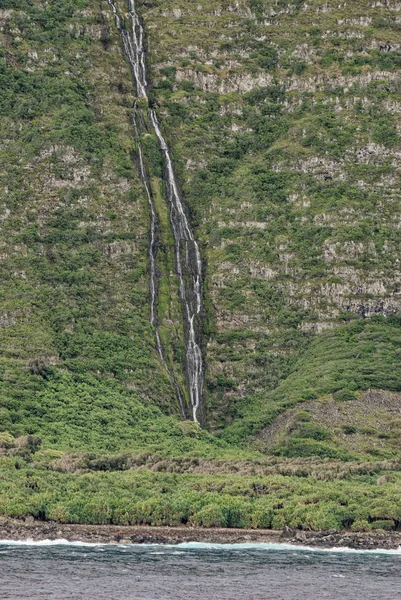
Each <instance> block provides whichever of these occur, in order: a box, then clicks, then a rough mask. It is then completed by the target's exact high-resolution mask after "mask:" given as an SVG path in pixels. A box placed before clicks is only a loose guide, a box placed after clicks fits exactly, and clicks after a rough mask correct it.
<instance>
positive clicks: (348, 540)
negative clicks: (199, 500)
mask: <svg viewBox="0 0 401 600" xmlns="http://www.w3.org/2000/svg"><path fill="white" fill-rule="evenodd" d="M57 539H63V540H68V541H69V542H76V541H81V542H88V543H103V544H127V543H128V544H180V543H183V542H204V543H214V544H240V543H241V544H244V543H275V544H277V543H286V544H295V545H298V546H311V547H315V548H353V549H358V550H376V549H386V550H394V549H397V548H400V547H401V532H388V531H375V532H355V531H343V532H338V531H300V530H296V529H289V528H287V527H286V528H285V529H284V530H283V531H279V530H270V529H219V528H214V529H204V528H192V527H146V526H132V527H130V526H118V525H81V524H64V523H56V522H54V521H36V520H34V519H33V518H27V519H25V520H16V519H10V518H0V540H14V541H27V540H32V541H35V542H36V541H41V540H57Z"/></svg>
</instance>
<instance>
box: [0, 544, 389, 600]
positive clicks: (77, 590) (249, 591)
mask: <svg viewBox="0 0 401 600" xmlns="http://www.w3.org/2000/svg"><path fill="white" fill-rule="evenodd" d="M0 598H1V600H16V599H17V598H18V599H24V600H28V599H31V600H32V599H35V600H47V599H52V600H167V599H168V600H195V599H196V600H206V599H207V600H359V599H361V600H397V599H401V550H394V551H384V550H383V551H353V550H344V549H341V550H340V549H332V550H313V549H311V548H301V547H295V546H290V545H285V544H232V545H218V544H216V545H215V544H197V543H191V544H180V545H177V546H158V545H143V546H142V545H140V546H136V545H102V544H84V543H80V542H76V543H68V542H65V541H63V540H58V541H56V542H50V541H49V542H36V543H33V542H32V543H29V542H9V541H2V542H0Z"/></svg>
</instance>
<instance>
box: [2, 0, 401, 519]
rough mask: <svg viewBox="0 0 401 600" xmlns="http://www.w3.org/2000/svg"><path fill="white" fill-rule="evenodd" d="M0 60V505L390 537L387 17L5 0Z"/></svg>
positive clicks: (394, 403)
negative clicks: (138, 42) (129, 38)
mask: <svg viewBox="0 0 401 600" xmlns="http://www.w3.org/2000/svg"><path fill="white" fill-rule="evenodd" d="M113 7H114V10H115V14H117V17H118V18H117V19H116V18H115V14H113ZM129 10H131V15H130V14H129ZM133 14H134V15H135V19H136V18H138V21H134V20H133ZM134 22H135V23H137V24H136V25H135V27H136V29H134V30H133V32H134V35H139V33H140V32H141V31H142V27H143V32H144V39H143V44H144V46H143V48H144V50H145V55H144V60H145V61H146V62H144V65H145V72H144V73H142V74H140V76H141V77H142V78H143V81H144V83H145V87H146V89H145V90H144V92H143V93H140V90H139V89H138V74H137V73H135V68H134V67H133V63H132V61H131V65H130V61H129V60H128V59H129V52H128V54H127V47H126V46H124V35H125V34H124V32H128V33H129V32H130V31H131V30H132V23H134ZM138 39H139V38H138ZM134 41H135V40H134ZM0 42H1V45H0V78H1V90H2V93H1V96H0V119H1V128H0V156H1V159H0V163H1V165H2V166H1V170H0V257H1V261H0V278H1V286H0V289H1V292H0V329H1V336H0V381H1V385H0V464H1V465H2V466H3V467H4V469H3V472H4V475H1V476H0V513H1V514H4V515H11V516H24V515H27V514H33V515H34V516H35V517H38V518H50V519H56V520H57V519H58V520H61V521H66V522H95V523H102V522H116V523H121V524H123V523H128V522H130V523H131V522H132V523H136V522H137V523H142V522H145V523H149V524H153V525H160V524H178V523H187V522H190V523H192V524H195V525H204V526H213V525H222V526H242V527H252V526H255V527H281V526H283V525H285V524H287V525H289V526H291V527H305V528H308V527H309V528H312V529H313V528H322V529H324V528H326V529H330V528H343V527H351V526H354V527H355V528H356V529H358V528H360V529H361V528H362V529H363V528H371V527H375V526H376V523H377V522H379V524H380V526H383V527H386V528H399V527H400V522H401V515H400V514H399V508H397V501H396V498H397V494H398V495H399V488H400V479H399V461H400V459H401V453H400V435H401V402H400V395H399V392H401V366H400V342H401V330H400V325H401V317H400V315H401V310H400V308H401V295H400V257H399V248H400V244H399V241H400V223H401V193H400V167H401V137H400V134H401V120H400V119H401V117H400V108H401V75H400V67H401V4H399V3H398V2H396V1H395V0H394V1H393V0H383V1H382V2H378V1H376V0H375V1H373V0H372V1H370V0H353V2H352V3H347V4H345V3H340V2H324V1H322V0H310V1H308V2H306V1H303V0H238V1H235V2H232V1H229V0H203V1H202V2H201V3H194V2H190V1H189V0H174V1H170V0H146V1H145V0H137V2H135V5H134V4H133V3H129V2H125V0H116V1H115V3H113V2H108V1H107V0H62V1H61V0H51V1H50V2H47V3H43V2H41V1H40V0H18V1H17V0H2V1H1V2H0ZM134 50H135V48H134ZM132 52H133V56H134V55H135V52H134V51H133V50H132ZM135 56H136V55H135ZM137 56H139V58H140V56H142V55H141V54H139V55H137ZM134 62H135V61H134ZM155 118H156V119H157V123H158V124H159V125H160V130H161V133H160V135H162V136H164V139H163V142H164V140H165V144H166V145H167V146H166V147H167V152H166V149H165V148H164V146H163V142H161V141H160V137H158V136H157V130H156V128H155V127H154V119H155ZM167 155H168V156H167ZM170 157H171V162H172V171H171V174H172V175H171V176H172V177H173V179H174V182H173V183H174V184H175V183H176V184H177V190H176V192H174V189H173V188H174V185H173V184H172V183H171V180H169V171H168V162H167V161H168V159H169V158H170ZM142 159H143V160H142ZM174 193H176V197H174ZM174 198H175V199H174ZM175 201H181V202H182V205H183V207H184V210H183V215H185V219H186V220H187V223H185V227H187V230H188V236H189V238H188V239H189V241H190V243H189V242H188V239H186V238H185V237H183V236H184V234H183V233H182V229H185V227H183V226H182V225H180V228H179V229H180V231H178V229H177V228H175V226H174V219H175V218H176V216H177V214H178V212H179V211H178V209H177V207H175V206H174V202H175ZM152 206H153V208H154V217H153V216H152V210H149V207H152ZM174 211H175V212H174ZM177 231H178V233H177ZM152 232H153V233H152ZM153 234H154V235H153ZM180 236H181V237H180ZM198 248H199V257H200V261H201V262H200V267H199V270H198V271H196V269H197V263H196V261H195V259H194V256H195V254H196V252H197V249H198ZM195 251H196V252H195ZM177 256H178V258H177ZM197 256H198V255H197V254H196V257H197ZM183 257H184V258H185V257H186V259H185V260H186V263H185V264H184V262H185V261H184V258H183ZM153 258H154V260H155V263H154V271H152V260H153ZM180 260H181V261H183V262H182V264H183V265H184V267H183V273H182V274H181V275H180V273H179V269H180V267H179V265H180ZM152 273H153V275H154V281H155V287H154V288H152V281H153V275H152ZM197 278H198V279H197ZM195 284H196V285H199V286H200V287H198V288H197V287H196V285H195ZM191 286H192V287H191ZM183 288H184V291H183ZM199 289H200V290H201V300H200V301H198V303H197V308H196V310H195V308H194V306H195V304H196V303H195V296H196V294H197V290H199ZM152 290H153V291H152ZM185 303H187V305H186V304H185ZM186 306H187V307H189V309H190V310H189V312H188V311H187V310H186ZM152 307H153V308H154V310H155V315H154V317H152V310H153V308H152ZM191 311H192V313H191ZM195 313H196V314H195ZM191 318H193V319H194V320H193V323H194V332H193V338H191V332H190V325H189V323H190V321H191ZM158 336H159V337H158ZM191 339H192V343H193V344H195V349H197V348H198V346H197V345H199V352H200V353H201V362H200V367H199V381H201V379H203V391H202V394H201V396H200V404H201V405H200V407H199V412H198V416H199V420H200V422H201V426H200V425H198V424H197V423H192V422H190V419H191V418H194V417H195V418H196V414H197V413H196V410H194V406H193V403H194V398H193V381H192V382H191V378H190V375H189V366H190V365H191V364H192V363H191V360H192V359H191V356H190V357H189V358H188V356H189V355H188V347H189V343H190V342H191ZM158 340H160V345H159V342H158ZM195 383H196V382H195ZM191 386H192V387H191ZM27 436H31V437H27ZM98 471H100V473H99V472H98ZM104 471H110V472H109V473H104ZM117 471H124V473H120V472H117ZM378 482H380V484H379V487H378V486H377V484H378ZM132 489H135V490H136V491H135V494H133V492H132ZM163 490H164V491H163ZM88 493H91V494H92V493H93V494H94V496H93V501H92V504H90V506H89V505H88V506H87V505H86V504H85V501H84V498H85V497H86V495H87V494H88ZM160 494H162V496H160ZM369 494H370V496H369ZM366 495H368V496H369V498H370V500H369V501H367V500H366V501H365V500H363V498H364V497H365V496H366ZM350 497H352V498H353V500H352V502H351V504H350V505H349V498H350ZM117 498H118V500H117ZM344 503H345V504H344ZM114 505H115V506H114ZM113 506H114V508H113ZM333 506H334V508H333ZM344 507H346V508H344ZM152 515H153V516H152ZM330 515H331V516H330ZM333 515H334V516H333Z"/></svg>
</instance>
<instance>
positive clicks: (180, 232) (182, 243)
mask: <svg viewBox="0 0 401 600" xmlns="http://www.w3.org/2000/svg"><path fill="white" fill-rule="evenodd" d="M108 3H109V5H110V8H111V10H112V12H113V13H114V17H115V22H116V26H117V28H118V30H119V31H120V33H121V36H122V40H123V45H124V50H125V53H126V56H127V58H128V61H129V64H130V66H131V70H132V74H133V77H134V81H135V85H136V92H137V97H138V98H139V99H140V98H145V99H147V87H148V83H147V79H146V63H145V48H144V32H143V27H142V25H141V22H140V20H139V17H138V15H137V13H136V10H135V4H134V0H129V14H130V19H131V31H130V32H129V31H127V30H126V29H125V28H124V27H122V26H121V20H120V18H119V16H118V14H117V10H116V8H115V5H114V1H113V0H108ZM134 121H135V120H134ZM150 122H151V125H152V127H153V129H154V131H155V133H156V136H157V139H158V141H159V144H160V149H161V151H162V152H163V155H164V164H165V180H166V196H167V201H168V204H169V206H170V223H171V228H172V232H173V236H174V245H175V263H176V272H177V276H178V284H179V294H180V299H181V304H182V308H183V319H184V337H185V345H186V371H187V379H188V388H189V395H190V401H191V407H192V417H193V420H194V421H198V418H197V413H198V410H199V408H200V407H201V405H202V389H203V358H202V352H201V348H200V342H199V340H198V336H197V332H196V320H197V319H199V318H200V316H201V311H202V261H201V257H200V252H199V246H198V243H197V241H196V239H195V236H194V234H193V231H192V229H191V226H190V223H189V220H188V217H187V215H186V212H185V209H184V206H183V203H182V200H181V196H180V193H179V190H178V185H177V181H176V178H175V174H174V169H173V165H172V161H171V157H170V152H169V148H168V145H167V143H166V141H165V139H164V137H163V135H162V133H161V131H160V126H159V121H158V119H157V115H156V112H155V111H154V110H153V109H152V110H150ZM134 124H135V129H136V133H137V124H136V122H134ZM137 137H138V136H137ZM138 154H139V162H140V171H141V178H142V181H143V183H144V186H145V189H146V194H147V197H148V202H149V207H150V215H151V236H150V248H149V263H150V320H151V323H152V325H153V326H154V327H155V331H156V344H157V350H158V352H159V355H160V357H161V358H162V360H163V362H164V364H165V366H166V369H167V371H168V373H169V375H170V376H172V373H171V372H170V370H169V369H168V366H167V363H166V360H165V358H164V354H163V349H162V345H161V341H160V336H159V332H158V329H157V317H156V308H157V306H156V303H157V294H156V222H157V217H156V211H155V208H154V204H153V199H152V195H151V192H150V188H149V184H148V180H147V175H146V171H145V167H144V162H143V156H142V148H141V146H140V144H139V143H138ZM172 379H173V381H174V378H173V377H172ZM175 387H176V389H177V391H178V395H179V402H180V407H181V410H182V412H183V403H182V398H181V396H180V394H179V389H178V386H177V385H175Z"/></svg>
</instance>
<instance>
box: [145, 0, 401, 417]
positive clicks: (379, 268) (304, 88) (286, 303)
mask: <svg viewBox="0 0 401 600" xmlns="http://www.w3.org/2000/svg"><path fill="white" fill-rule="evenodd" d="M140 10H141V14H142V15H143V18H144V22H145V27H146V30H147V32H148V36H149V40H148V44H149V49H150V62H151V67H152V80H153V81H154V88H153V95H154V100H155V102H156V103H157V104H158V106H159V112H160V115H161V118H162V120H163V122H164V123H165V125H166V126H167V124H168V127H169V139H170V141H171V144H172V146H173V148H174V153H175V159H176V163H177V165H180V180H181V184H182V187H183V190H184V193H185V196H186V198H187V200H188V202H189V205H190V208H191V213H192V218H193V221H194V223H195V224H196V225H197V229H196V231H197V235H198V237H199V239H200V240H201V242H203V255H204V257H205V260H206V263H207V275H206V276H207V302H209V313H208V314H209V329H208V330H207V331H206V332H205V338H207V339H208V342H207V358H206V360H207V364H208V370H207V386H208V411H209V412H208V414H209V422H210V423H211V425H212V426H213V425H215V424H216V422H217V423H220V424H223V423H224V422H225V423H227V421H228V422H229V421H230V420H231V419H232V418H235V417H236V416H238V415H241V414H242V415H243V416H245V415H248V416H249V411H251V412H253V413H258V416H259V413H260V411H262V412H263V410H264V407H265V406H266V405H267V404H269V398H273V396H269V390H272V389H274V388H275V387H276V386H277V385H279V384H280V382H282V381H283V380H285V379H286V377H287V376H288V375H289V374H290V373H291V372H293V371H294V370H295V372H298V373H299V375H300V377H301V378H304V380H303V385H301V386H300V389H299V393H298V395H293V397H292V400H295V399H296V398H295V396H297V399H298V400H302V399H303V395H304V396H305V395H306V396H307V395H308V393H309V394H312V395H314V394H316V395H318V396H319V395H322V394H327V393H331V392H335V391H336V390H337V389H340V388H341V387H345V388H347V389H349V390H350V391H351V392H353V391H356V390H357V389H360V388H362V389H363V388H366V387H375V386H378V387H380V386H383V385H384V387H386V386H387V385H388V386H389V387H393V386H394V385H395V386H398V385H399V384H398V383H397V384H395V383H394V381H393V382H392V383H391V382H390V380H391V379H392V377H391V376H389V375H390V371H388V370H387V371H386V366H385V365H384V364H383V360H382V357H383V351H384V352H386V356H387V358H386V361H387V364H390V363H391V364H392V365H393V366H394V365H396V358H395V356H396V354H394V352H396V340H395V339H393V337H392V336H393V335H394V334H395V335H396V337H397V335H398V334H396V330H394V329H391V328H390V329H389V328H388V321H386V319H387V318H388V317H389V316H391V315H394V314H396V313H397V312H398V311H399V310H400V302H401V299H400V289H399V281H400V264H399V256H398V249H399V239H400V237H399V223H400V208H401V205H400V193H399V183H400V136H399V133H400V117H399V110H398V108H397V107H399V106H400V100H401V97H400V92H401V87H400V84H401V79H400V74H399V67H400V64H401V62H400V61H401V58H400V41H401V38H400V35H401V34H400V18H401V17H400V16H399V15H401V5H400V4H399V3H397V2H392V1H388V2H383V3H381V2H352V3H346V4H345V3H341V2H330V3H327V2H322V1H319V0H316V1H312V2H302V1H290V0H288V1H273V0H272V1H262V0H261V1H248V2H246V1H242V2H241V1H237V2H228V1H227V2H224V1H221V2H218V1H217V2H214V1H213V2H208V1H204V2H199V3H193V2H185V1H183V2H180V1H174V2H168V1H160V2H158V1H155V2H143V3H140ZM381 318H383V319H382V320H381ZM369 319H370V324H369V323H368V320H369ZM372 320H373V321H374V322H375V324H374V325H372V323H371V322H372ZM390 321H391V319H390ZM347 323H349V325H347ZM356 323H357V325H356ZM355 327H357V329H358V328H359V333H358V332H355V331H354V328H355ZM319 339H321V340H322V347H321V353H322V354H321V356H322V361H323V362H322V365H321V366H322V370H323V367H324V369H325V371H326V372H327V376H326V379H328V380H329V381H325V382H323V381H322V382H321V384H319V383H318V381H317V379H316V378H315V380H314V381H313V382H311V380H310V377H308V375H307V374H305V373H304V371H305V369H306V370H307V369H308V365H307V364H306V358H305V352H307V348H308V347H309V345H310V344H311V342H312V341H313V344H314V347H316V348H319ZM344 340H346V341H344ZM363 340H366V344H365V345H364V347H363V349H362V350H361V348H362V346H363ZM354 344H359V347H360V351H359V352H355V347H354ZM326 347H329V348H330V351H329V352H327V351H325V348H326ZM313 352H315V354H316V356H317V357H319V353H320V351H319V350H316V351H313ZM389 355H391V357H392V358H389ZM344 359H345V360H344ZM317 362H319V358H317ZM323 363H324V364H323ZM314 365H315V368H316V369H317V363H316V361H315V362H314ZM379 365H380V366H379ZM381 369H384V370H385V371H386V372H387V376H385V377H380V374H379V373H380V370H381ZM304 375H305V376H304ZM398 377H399V372H398V371H397V375H396V377H395V378H396V379H397V380H398ZM323 379H324V378H323ZM386 379H387V382H388V383H387V384H384V380H386ZM292 380H294V375H293V376H292ZM398 381H399V380H398ZM302 387H303V388H304V390H303V391H302ZM286 396H287V398H288V389H287V393H286ZM254 416H255V415H254ZM252 418H253V417H252ZM257 418H258V417H257ZM259 426H260V424H259V425H257V427H259Z"/></svg>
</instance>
